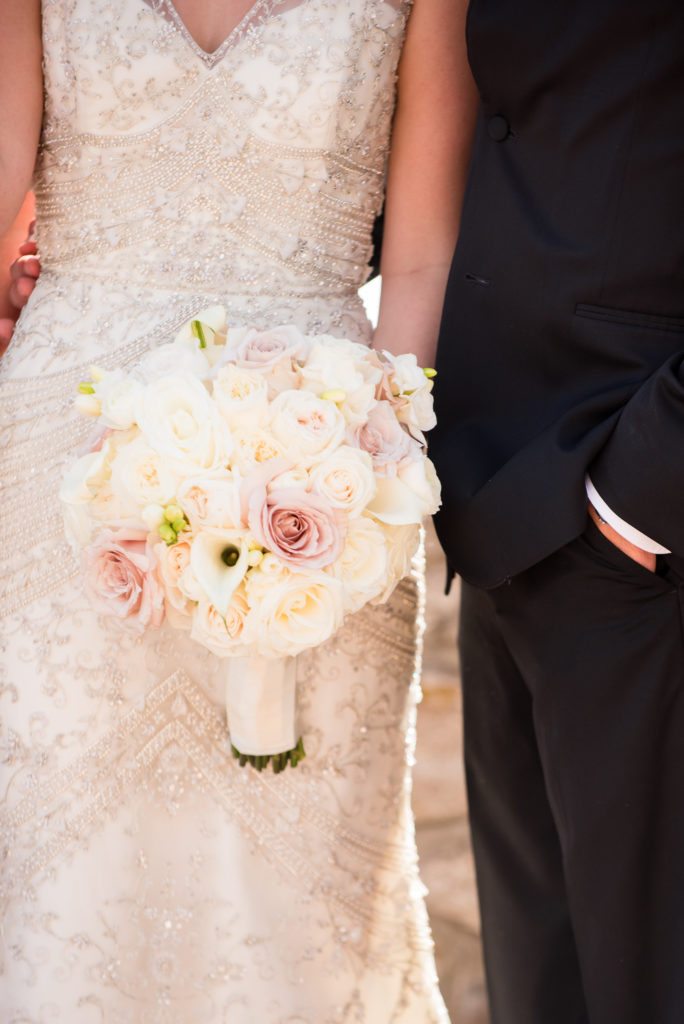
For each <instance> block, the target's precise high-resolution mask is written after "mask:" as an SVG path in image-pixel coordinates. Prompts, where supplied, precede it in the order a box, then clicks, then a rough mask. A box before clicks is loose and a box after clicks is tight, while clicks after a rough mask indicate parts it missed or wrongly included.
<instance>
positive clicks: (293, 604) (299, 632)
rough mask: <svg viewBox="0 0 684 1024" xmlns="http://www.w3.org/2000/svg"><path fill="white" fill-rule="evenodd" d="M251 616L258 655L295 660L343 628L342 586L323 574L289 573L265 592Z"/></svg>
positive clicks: (337, 581)
mask: <svg viewBox="0 0 684 1024" xmlns="http://www.w3.org/2000/svg"><path fill="white" fill-rule="evenodd" d="M254 614H255V621H254V632H253V636H254V640H255V643H256V644H257V646H258V648H259V649H260V653H263V654H266V655H269V656H273V655H280V656H282V657H294V656H295V655H296V654H299V653H300V652H301V651H304V650H307V649H308V648H310V647H318V646H320V644H322V643H325V641H326V640H328V639H329V638H330V637H331V636H332V635H333V633H335V632H336V631H337V630H338V629H339V627H340V626H341V625H342V621H343V618H344V605H343V589H342V584H341V583H340V582H339V580H336V579H334V577H332V576H329V575H328V574H326V573H324V572H320V573H318V572H312V573H307V574H306V575H302V574H300V573H288V574H287V575H285V576H282V577H280V578H278V579H276V580H275V581H274V582H273V585H272V586H271V587H269V588H268V590H266V591H265V592H264V595H263V598H262V600H261V602H260V603H259V605H257V606H256V607H255V609H254Z"/></svg>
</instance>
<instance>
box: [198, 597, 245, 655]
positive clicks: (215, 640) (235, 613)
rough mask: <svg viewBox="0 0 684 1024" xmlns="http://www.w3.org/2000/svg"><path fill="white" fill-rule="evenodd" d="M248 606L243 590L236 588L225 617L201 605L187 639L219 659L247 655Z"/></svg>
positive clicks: (210, 605)
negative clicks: (195, 642) (189, 638)
mask: <svg viewBox="0 0 684 1024" xmlns="http://www.w3.org/2000/svg"><path fill="white" fill-rule="evenodd" d="M248 615H249V604H248V602H247V597H246V594H245V591H244V588H243V587H240V588H238V589H237V590H236V591H235V592H234V593H233V596H232V598H231V602H230V604H229V605H228V608H227V609H226V612H225V614H224V615H222V614H221V612H219V610H218V609H217V608H216V607H215V606H214V605H213V604H211V602H209V601H200V603H199V604H198V605H197V608H196V609H195V612H194V614H193V617H192V628H191V631H190V636H191V637H192V639H193V640H196V641H197V643H199V644H201V645H202V646H203V647H206V648H207V649H208V650H210V651H212V653H213V654H215V655H217V656H218V657H219V658H228V657H234V656H236V655H239V654H242V653H246V648H245V646H244V644H245V625H246V622H247V618H248Z"/></svg>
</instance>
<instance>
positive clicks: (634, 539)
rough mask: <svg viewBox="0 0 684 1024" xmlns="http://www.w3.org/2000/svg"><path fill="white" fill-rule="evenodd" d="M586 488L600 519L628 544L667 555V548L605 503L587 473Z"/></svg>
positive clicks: (649, 551)
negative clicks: (621, 517)
mask: <svg viewBox="0 0 684 1024" xmlns="http://www.w3.org/2000/svg"><path fill="white" fill-rule="evenodd" d="M585 484H586V488H587V497H588V498H589V501H590V502H591V504H592V505H593V506H594V508H595V509H596V511H597V512H598V514H599V515H600V516H601V519H605V521H606V522H607V523H608V525H609V526H612V527H613V529H614V530H615V532H616V533H619V534H620V536H621V537H624V539H625V540H628V541H629V542H630V544H634V545H636V547H638V548H641V549H642V551H648V553H649V554H650V555H669V554H670V551H669V549H668V548H664V547H663V546H662V544H658V542H657V541H655V540H652V539H651V537H647V536H646V534H645V533H642V532H641V530H637V529H636V527H635V526H630V525H629V523H626V522H625V521H624V519H620V516H618V515H616V514H615V512H613V510H612V508H611V507H610V505H607V504H606V503H605V501H604V500H603V498H602V497H601V495H600V494H599V492H598V491H597V490H596V488H595V487H594V485H593V483H592V482H591V477H590V476H589V475H587V477H586V480H585Z"/></svg>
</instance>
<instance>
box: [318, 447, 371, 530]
mask: <svg viewBox="0 0 684 1024" xmlns="http://www.w3.org/2000/svg"><path fill="white" fill-rule="evenodd" d="M376 486H377V485H376V481H375V474H374V472H373V460H372V458H371V457H370V455H369V454H368V452H364V451H361V450H360V449H359V448H351V447H349V446H348V445H342V446H341V447H340V448H338V449H337V450H336V451H334V452H333V453H332V455H329V456H328V457H327V459H324V460H323V461H322V462H319V463H318V464H317V465H316V466H314V468H313V469H312V470H311V487H312V489H313V490H314V491H315V492H316V493H317V494H321V495H322V496H323V497H324V498H326V499H327V500H328V502H329V503H330V504H331V505H332V507H333V508H339V509H343V510H344V511H345V512H348V513H349V515H350V516H355V515H360V514H361V511H362V510H363V509H364V508H365V507H366V505H367V504H368V503H369V502H370V501H372V499H373V498H374V497H375V491H376Z"/></svg>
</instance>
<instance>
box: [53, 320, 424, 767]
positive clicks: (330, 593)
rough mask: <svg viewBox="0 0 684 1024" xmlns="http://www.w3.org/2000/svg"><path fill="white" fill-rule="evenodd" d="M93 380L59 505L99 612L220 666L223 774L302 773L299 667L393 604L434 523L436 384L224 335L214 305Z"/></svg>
mask: <svg viewBox="0 0 684 1024" xmlns="http://www.w3.org/2000/svg"><path fill="white" fill-rule="evenodd" d="M91 377H92V379H91V380H89V381H83V382H82V383H81V384H80V385H79V394H78V396H77V398H76V405H77V408H78V409H79V410H80V412H81V413H83V414H84V415H87V416H91V417H93V418H94V419H95V420H96V421H97V424H98V428H97V431H96V436H94V440H93V443H92V445H91V447H90V450H89V451H87V452H86V453H85V454H83V455H81V456H80V457H79V458H78V459H77V460H76V461H75V462H74V463H73V464H71V465H70V466H69V467H68V468H67V471H66V473H65V476H64V479H63V482H62V487H61V492H60V497H61V500H62V505H63V510H64V516H65V524H66V529H67V535H68V536H69V538H70V540H71V543H72V545H73V546H74V547H75V549H76V550H77V552H78V553H79V556H80V559H81V565H82V573H83V578H84V583H85V586H86V588H87V591H88V593H89V594H90V596H91V598H92V600H93V603H94V605H95V607H96V608H97V609H98V610H99V611H100V612H102V613H103V614H105V615H108V616H111V617H113V618H115V619H118V620H120V621H121V622H122V623H123V624H125V626H126V627H127V628H130V629H132V630H137V631H143V630H146V629H153V628H156V627H159V626H160V625H161V624H162V622H163V621H166V622H167V623H168V624H169V625H170V626H171V627H172V628H176V629H183V630H187V631H188V632H189V634H190V637H191V638H192V639H193V640H194V641H196V642H197V643H198V644H201V645H202V646H203V647H205V648H207V649H208V650H210V651H212V652H213V653H214V654H215V655H217V656H218V657H220V658H225V659H226V667H227V672H226V704H227V713H228V726H229V730H230V738H231V744H232V750H233V753H234V755H235V757H237V758H239V759H240V762H241V764H246V763H248V762H249V763H251V764H252V765H254V766H255V767H256V768H258V769H262V768H264V767H265V766H266V765H268V764H271V765H272V767H273V769H274V770H275V771H276V772H278V771H281V770H282V769H283V768H284V767H285V766H287V765H292V766H296V764H297V763H298V761H299V760H301V758H302V757H303V756H304V748H303V744H302V740H301V737H300V736H299V735H298V733H297V729H296V713H295V708H296V701H295V660H294V659H295V657H296V656H297V655H298V654H300V653H301V652H302V651H305V650H307V649H309V648H313V647H317V646H318V645H320V644H322V643H324V642H325V641H326V640H328V639H329V638H330V637H331V636H332V635H333V634H334V633H335V632H336V630H338V629H339V627H340V626H341V624H342V622H343V621H344V619H345V616H347V615H349V614H350V613H353V612H356V611H358V610H359V609H360V608H362V607H363V606H364V605H366V604H367V603H369V602H371V603H382V602H384V601H386V600H387V599H388V598H389V596H390V594H391V593H392V591H393V589H394V587H395V586H396V584H397V583H398V581H399V580H400V579H401V578H402V577H403V576H405V575H406V574H407V572H408V571H409V569H410V564H411V559H412V557H413V555H414V553H415V551H416V547H417V544H418V539H419V528H420V524H421V522H422V520H423V518H424V517H425V516H427V515H429V514H431V513H433V512H435V511H436V509H437V508H438V506H439V494H440V488H439V483H438V480H437V477H436V474H435V470H434V468H433V466H432V463H431V462H430V460H429V459H428V458H427V456H426V453H425V449H426V444H425V437H424V433H423V432H424V431H425V430H428V429H429V428H430V427H432V426H433V425H434V412H433V403H432V395H431V391H432V386H433V381H432V378H433V377H434V371H432V370H423V369H421V368H420V367H419V366H418V365H417V362H416V359H415V356H411V355H403V356H396V357H395V356H392V355H390V354H389V353H386V352H378V351H374V350H372V349H369V348H366V347H365V346H363V345H360V344H357V343H354V342H351V341H347V340H344V339H338V338H334V337H331V336H328V335H317V336H306V335H304V334H302V333H301V332H300V331H299V330H298V329H297V328H296V327H294V326H290V325H287V326H282V327H277V328H273V329H271V330H268V331H258V330H255V329H251V328H249V327H235V328H233V327H231V328H230V329H228V327H227V324H226V313H225V310H224V309H223V308H222V307H219V306H216V307H211V308H210V309H207V310H205V311H204V312H203V313H202V314H200V315H199V316H198V317H197V318H196V319H194V320H192V321H190V322H189V323H187V324H186V325H185V326H184V327H183V328H182V330H181V331H180V333H179V334H178V336H177V337H176V338H175V340H173V341H171V342H169V343H168V344H165V345H162V346H160V347H158V348H156V349H155V350H153V351H151V352H150V353H148V354H147V355H146V356H144V357H143V358H142V360H141V361H140V362H139V363H138V364H137V365H136V366H135V367H134V368H133V369H131V370H130V371H124V370H113V371H105V370H103V369H101V368H99V367H96V366H95V367H92V368H91Z"/></svg>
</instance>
